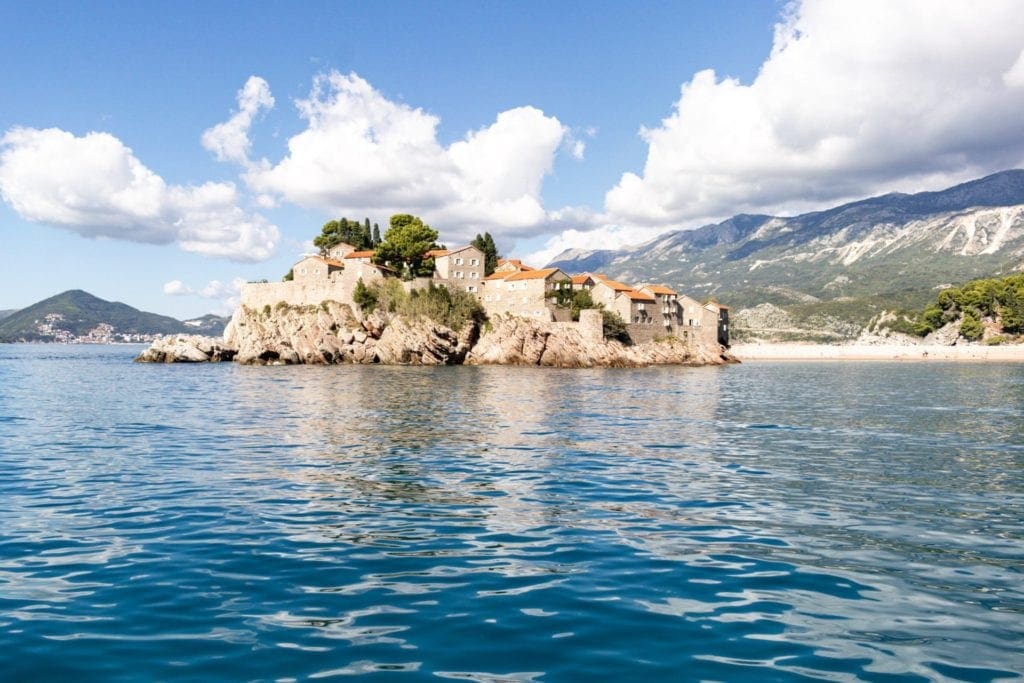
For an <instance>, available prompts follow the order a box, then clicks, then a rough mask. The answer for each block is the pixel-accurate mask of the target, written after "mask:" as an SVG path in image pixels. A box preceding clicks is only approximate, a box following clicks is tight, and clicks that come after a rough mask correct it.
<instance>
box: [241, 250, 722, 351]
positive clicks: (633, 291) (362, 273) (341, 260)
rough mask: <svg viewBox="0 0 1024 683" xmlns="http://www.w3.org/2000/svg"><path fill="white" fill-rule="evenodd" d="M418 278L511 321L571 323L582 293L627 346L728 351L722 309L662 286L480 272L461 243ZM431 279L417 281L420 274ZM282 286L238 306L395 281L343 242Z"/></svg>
mask: <svg viewBox="0 0 1024 683" xmlns="http://www.w3.org/2000/svg"><path fill="white" fill-rule="evenodd" d="M422 264H425V266H423V265H421V267H420V268H421V270H420V273H419V274H417V275H416V276H415V277H407V278H405V279H403V280H402V285H403V287H404V288H406V290H407V291H412V290H414V289H421V288H426V287H429V286H431V285H433V286H444V287H447V288H449V289H451V290H453V291H462V292H466V293H468V294H471V295H473V296H474V297H475V298H476V299H477V300H478V301H479V303H480V304H481V306H482V307H483V309H484V311H485V312H486V314H487V316H488V317H489V318H492V319H494V318H497V317H501V316H514V317H518V318H525V319H529V320H533V321H536V322H540V323H548V322H551V323H561V324H563V325H572V324H576V323H575V321H574V320H573V311H572V307H571V306H570V305H569V302H570V301H571V300H572V299H573V297H574V296H577V293H579V292H586V293H587V295H589V296H587V297H585V300H588V305H587V306H585V307H586V308H595V309H602V310H604V311H609V312H611V313H613V314H614V315H616V316H618V318H620V319H621V320H622V322H623V323H624V324H625V329H626V332H627V333H628V336H629V340H630V341H631V342H632V343H636V344H639V343H644V342H650V341H655V340H658V339H662V338H666V337H675V338H678V339H681V340H684V341H693V342H701V343H717V344H721V345H722V346H726V347H728V345H729V307H728V306H724V305H722V304H719V303H717V302H714V301H708V302H700V301H697V300H696V299H694V298H693V297H690V296H687V295H686V294H683V293H680V292H677V291H675V290H673V289H671V288H670V287H667V286H665V285H664V284H655V283H639V284H635V285H630V284H626V283H623V282H618V281H616V280H613V279H611V278H609V277H608V276H606V275H604V274H601V273H577V274H570V273H565V272H563V271H562V270H561V269H559V268H535V267H531V266H529V265H527V264H525V263H523V262H522V261H521V260H519V259H508V258H506V259H497V262H496V266H495V267H494V270H493V272H491V273H487V272H486V255H485V254H484V252H483V251H482V250H481V249H480V248H479V247H477V246H474V245H473V244H468V245H465V246H460V247H456V248H453V249H430V250H427V251H425V252H424V253H423V254H422ZM431 264H432V274H430V275H429V276H426V275H423V274H422V272H423V269H424V268H425V269H427V270H429V269H430V267H431ZM290 275H291V279H290V280H287V281H283V282H258V283H248V284H246V285H244V286H243V287H242V292H241V304H242V305H243V306H245V307H248V308H249V309H254V310H258V309H261V308H263V307H267V306H269V307H274V306H278V305H279V304H282V303H283V304H286V305H292V306H309V305H319V304H320V303H321V302H323V301H338V302H341V303H351V302H353V300H354V293H355V291H356V287H357V286H360V283H362V286H372V285H374V284H375V283H381V282H383V281H385V280H386V279H388V278H398V277H399V273H398V271H397V270H396V269H395V268H394V267H393V266H392V265H390V264H382V263H379V262H378V260H376V259H375V252H374V251H373V250H369V249H358V248H357V247H356V246H354V245H352V244H349V243H346V242H342V243H337V244H334V245H332V246H330V247H329V248H325V249H322V250H321V253H317V254H306V255H303V256H302V257H301V258H300V259H299V261H298V262H297V263H295V265H294V267H293V268H292V271H291V273H290Z"/></svg>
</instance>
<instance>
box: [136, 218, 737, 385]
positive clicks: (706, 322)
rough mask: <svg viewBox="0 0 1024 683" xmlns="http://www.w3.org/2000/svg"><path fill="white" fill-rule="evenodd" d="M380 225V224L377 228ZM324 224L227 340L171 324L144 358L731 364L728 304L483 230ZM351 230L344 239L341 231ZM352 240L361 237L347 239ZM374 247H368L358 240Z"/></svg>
mask: <svg viewBox="0 0 1024 683" xmlns="http://www.w3.org/2000/svg"><path fill="white" fill-rule="evenodd" d="M374 232H376V231H374ZM372 234H373V233H371V232H370V231H369V221H367V223H366V226H365V229H364V228H363V227H362V226H360V224H359V223H349V222H348V221H346V220H345V219H342V220H341V221H331V222H329V223H328V224H327V225H325V226H324V228H323V233H322V235H320V236H318V238H317V240H315V241H314V243H315V244H317V246H319V247H320V249H321V251H320V253H319V254H309V255H306V256H303V257H302V258H301V259H300V260H299V261H298V262H297V263H296V264H295V266H294V267H293V268H292V270H291V271H290V272H289V273H288V275H286V276H285V280H284V281H282V282H258V283H250V284H247V285H245V286H244V287H243V288H242V292H241V305H240V306H239V307H238V309H237V310H236V311H235V314H234V316H233V317H232V319H231V321H230V322H229V323H228V325H227V328H226V329H225V331H224V335H223V337H222V338H211V337H199V336H188V335H170V336H165V337H163V338H161V339H158V340H156V341H155V342H153V344H152V346H151V347H150V348H148V349H147V350H146V351H144V352H143V353H142V354H141V355H140V356H139V357H138V358H137V359H136V360H137V361H139V362H210V361H235V362H238V363H243V364H250V365H268V364H289V365H290V364H338V363H359V364H372V363H381V364H409V365H459V364H466V365H496V364H501V365H541V366H551V367H642V366H647V365H652V364H681V365H708V364H724V363H730V362H736V360H735V358H733V357H732V356H731V355H730V354H729V353H728V351H727V348H728V311H729V309H728V307H726V306H722V305H720V304H717V303H714V302H707V303H703V304H702V303H700V302H697V301H695V300H694V299H691V298H690V297H687V296H685V295H681V294H678V293H677V292H675V291H673V290H672V289H669V288H668V287H665V286H664V285H654V284H641V285H638V286H635V287H634V286H630V285H626V284H623V283H621V282H616V281H614V280H611V279H609V278H607V277H605V276H604V275H601V274H591V273H582V274H578V275H568V274H566V273H564V272H563V271H561V270H560V269H558V268H543V269H536V268H531V267H529V266H527V265H525V264H523V263H521V262H520V261H518V260H513V259H499V258H497V253H496V249H494V245H493V241H490V236H489V235H486V234H485V235H484V236H478V237H477V240H474V242H473V243H472V244H470V245H467V246H464V247H460V248H457V249H451V250H449V249H444V248H441V247H440V246H439V245H437V244H436V242H435V241H436V239H437V233H436V232H434V231H433V230H430V228H429V227H428V226H425V225H423V224H422V222H421V221H419V219H417V218H415V217H412V216H408V215H398V216H393V217H392V219H391V229H389V230H388V232H387V233H386V234H385V237H384V240H381V241H380V242H379V243H377V244H374V242H375V240H374V239H373V237H371V235H372ZM343 239H344V240H347V241H343ZM352 242H360V243H359V244H352ZM366 247H372V248H366Z"/></svg>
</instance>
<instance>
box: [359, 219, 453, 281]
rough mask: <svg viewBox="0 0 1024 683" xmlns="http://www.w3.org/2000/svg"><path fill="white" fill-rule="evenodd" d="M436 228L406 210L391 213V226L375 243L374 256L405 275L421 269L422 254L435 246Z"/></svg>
mask: <svg viewBox="0 0 1024 683" xmlns="http://www.w3.org/2000/svg"><path fill="white" fill-rule="evenodd" d="M436 242H437V231H436V230H434V229H433V228H431V227H430V226H429V225H427V224H426V223H424V222H423V221H422V220H421V219H420V218H417V217H416V216H411V215H409V214H407V213H399V214H395V215H394V216H392V217H391V227H389V228H388V230H387V232H385V233H384V240H383V241H382V242H381V243H380V245H378V246H377V249H376V250H375V253H374V260H375V261H376V262H377V263H386V264H389V265H391V266H394V267H399V268H401V269H402V270H403V272H405V273H406V274H407V275H408V276H409V277H414V276H416V275H419V274H422V273H423V260H424V254H426V253H427V252H428V251H430V250H431V249H433V248H435V246H436Z"/></svg>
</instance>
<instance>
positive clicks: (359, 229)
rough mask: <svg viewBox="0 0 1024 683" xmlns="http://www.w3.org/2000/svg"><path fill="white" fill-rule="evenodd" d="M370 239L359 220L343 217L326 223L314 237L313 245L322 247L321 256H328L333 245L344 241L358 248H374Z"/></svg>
mask: <svg viewBox="0 0 1024 683" xmlns="http://www.w3.org/2000/svg"><path fill="white" fill-rule="evenodd" d="M367 222H369V219H367ZM370 240H371V238H370V234H369V233H368V232H367V231H365V230H364V229H363V226H362V225H360V224H359V222H358V221H350V220H348V219H347V218H344V217H342V218H341V219H339V220H332V221H327V222H326V223H324V226H323V228H321V229H320V234H319V235H317V236H316V237H314V238H313V245H314V246H316V247H317V248H319V249H320V255H321V256H326V255H327V252H328V251H329V250H330V249H331V248H332V247H336V246H338V245H339V244H341V243H342V242H344V243H345V244H351V245H352V246H353V247H355V248H356V249H372V248H373V244H372V243H371V241H370Z"/></svg>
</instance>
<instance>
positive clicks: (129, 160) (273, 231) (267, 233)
mask: <svg viewBox="0 0 1024 683" xmlns="http://www.w3.org/2000/svg"><path fill="white" fill-rule="evenodd" d="M0 196H2V197H3V199H4V201H5V202H7V203H8V204H9V205H10V206H11V208H13V209H14V210H15V211H16V212H17V213H18V214H19V215H20V216H21V217H22V218H24V219H25V220H28V221H32V222H36V223H46V224H49V225H53V226H56V227H60V228H65V229H67V230H71V231H73V232H76V233H78V234H80V235H82V236H84V237H90V238H104V237H105V238H111V239H119V240H127V241H131V242H143V243H149V244H171V243H177V244H178V246H179V247H180V248H181V249H183V250H185V251H189V252H194V253H198V254H202V255H204V256H214V257H221V258H227V259H231V260H235V261H262V260H265V259H267V258H269V257H270V256H271V255H272V254H273V253H274V249H275V248H276V245H277V242H278V240H279V233H278V230H277V228H276V227H275V226H274V225H272V224H271V223H269V222H268V221H267V220H266V219H265V218H263V217H262V216H260V215H258V214H249V213H246V212H245V211H243V210H242V209H241V208H239V206H238V201H239V197H238V193H237V191H236V189H235V186H234V185H233V184H231V183H205V184H203V185H199V186H192V185H189V186H181V185H168V184H167V183H166V182H164V180H163V179H162V178H161V177H160V176H158V175H157V174H155V173H153V172H152V171H151V170H149V169H148V168H146V167H145V166H144V165H143V164H142V162H140V161H139V160H138V159H137V158H136V157H135V155H134V154H133V153H132V150H131V149H129V148H128V147H126V146H125V145H124V144H123V143H122V142H121V141H120V140H118V139H117V138H115V137H114V136H112V135H109V134H107V133H97V132H93V133H87V134H86V135H84V136H82V137H77V136H75V135H73V134H71V133H69V132H66V131H63V130H60V129H57V128H48V129H46V130H37V129H34V128H12V129H11V130H9V131H7V133H6V134H5V135H4V136H3V137H2V138H0Z"/></svg>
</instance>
